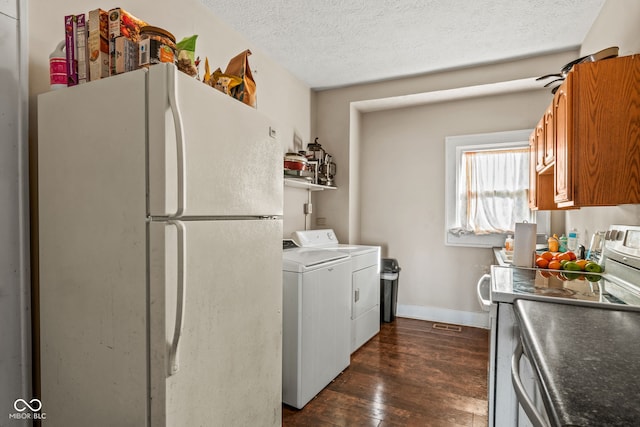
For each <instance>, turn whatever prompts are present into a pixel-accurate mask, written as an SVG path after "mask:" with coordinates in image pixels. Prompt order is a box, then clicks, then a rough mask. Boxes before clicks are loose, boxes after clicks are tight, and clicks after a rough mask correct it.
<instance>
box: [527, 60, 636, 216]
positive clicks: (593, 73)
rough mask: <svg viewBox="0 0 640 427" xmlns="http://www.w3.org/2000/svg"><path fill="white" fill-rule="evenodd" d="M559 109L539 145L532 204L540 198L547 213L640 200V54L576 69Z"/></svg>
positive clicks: (559, 94)
mask: <svg viewBox="0 0 640 427" xmlns="http://www.w3.org/2000/svg"><path fill="white" fill-rule="evenodd" d="M551 107H552V108H551V110H550V111H549V109H547V111H545V114H544V116H543V118H542V120H541V122H542V124H543V130H544V142H541V141H538V140H536V141H535V146H536V153H535V159H536V162H535V165H534V164H533V162H532V164H531V166H530V167H531V168H533V167H534V166H535V170H536V177H535V180H534V181H532V182H531V184H530V187H531V188H532V189H533V190H532V191H533V192H534V193H535V194H534V196H533V197H531V195H530V205H531V204H532V198H534V199H535V200H536V202H535V204H534V205H533V206H534V207H535V208H537V209H543V210H546V209H562V208H579V207H582V206H608V205H620V204H626V203H640V55H632V56H624V57H619V58H613V59H607V60H602V61H597V62H593V63H584V64H577V65H575V66H574V67H573V70H572V71H571V72H570V73H569V74H568V75H567V77H566V79H565V81H564V83H563V84H562V85H561V86H560V87H559V88H558V90H557V91H556V94H555V96H554V98H553V102H552V106H551ZM549 116H551V121H549ZM538 127H540V124H539V125H538ZM538 127H537V128H536V130H535V131H534V133H533V134H532V138H533V139H535V138H537V137H538V135H539V129H538ZM549 141H552V147H553V148H551V149H550V148H549V146H548V145H547V144H548V143H549ZM530 143H531V140H530ZM542 147H544V151H542V152H541V150H542V149H543V148H542ZM532 154H533V153H532ZM541 161H542V164H541V163H540V162H541ZM541 166H542V167H541ZM546 175H551V176H553V187H552V188H553V191H552V192H550V191H549V190H548V188H547V187H548V186H549V182H548V181H549V177H548V176H546ZM530 176H531V178H532V179H533V173H531V174H530ZM541 180H542V181H543V182H542V183H541ZM534 187H535V188H534ZM530 192H531V191H530ZM549 192H550V194H552V199H553V200H552V202H551V205H552V207H551V208H548V207H547V206H546V202H545V201H546V200H547V199H546V198H545V197H547V193H549ZM542 193H545V194H542ZM543 203H545V204H543ZM543 206H544V207H543Z"/></svg>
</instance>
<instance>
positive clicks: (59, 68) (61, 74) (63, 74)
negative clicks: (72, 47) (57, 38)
mask: <svg viewBox="0 0 640 427" xmlns="http://www.w3.org/2000/svg"><path fill="white" fill-rule="evenodd" d="M65 44H66V40H62V41H61V42H60V43H58V45H57V46H56V48H55V49H54V51H53V52H51V54H50V55H49V85H50V87H51V89H61V88H64V87H67V59H66V54H65V52H64V48H65Z"/></svg>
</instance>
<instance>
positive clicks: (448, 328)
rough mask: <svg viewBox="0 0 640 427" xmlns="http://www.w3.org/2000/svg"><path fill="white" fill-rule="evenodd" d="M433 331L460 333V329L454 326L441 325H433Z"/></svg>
mask: <svg viewBox="0 0 640 427" xmlns="http://www.w3.org/2000/svg"><path fill="white" fill-rule="evenodd" d="M433 329H438V330H440V331H450V332H462V327H460V326H456V325H445V324H443V323H434V324H433Z"/></svg>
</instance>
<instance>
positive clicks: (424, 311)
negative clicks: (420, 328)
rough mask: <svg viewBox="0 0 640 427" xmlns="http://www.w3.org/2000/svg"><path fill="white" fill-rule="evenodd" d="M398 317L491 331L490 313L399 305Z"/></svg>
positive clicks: (397, 309)
mask: <svg viewBox="0 0 640 427" xmlns="http://www.w3.org/2000/svg"><path fill="white" fill-rule="evenodd" d="M396 316H398V317H408V318H410V319H419V320H428V321H431V322H442V323H451V324H453V325H462V326H471V327H474V328H483V329H489V325H490V323H489V312H472V311H458V310H449V309H447V308H437V307H423V306H419V305H402V304H398V307H397V308H396Z"/></svg>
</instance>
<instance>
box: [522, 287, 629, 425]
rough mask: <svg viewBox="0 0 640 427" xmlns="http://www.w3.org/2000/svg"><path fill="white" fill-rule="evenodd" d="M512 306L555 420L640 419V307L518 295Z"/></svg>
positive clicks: (625, 422) (579, 422)
mask: <svg viewBox="0 0 640 427" xmlns="http://www.w3.org/2000/svg"><path fill="white" fill-rule="evenodd" d="M514 309H515V313H516V317H517V318H518V322H519V323H520V329H521V333H522V336H523V338H524V342H525V347H526V350H525V352H526V353H527V354H528V355H531V359H530V360H531V364H532V365H533V368H534V370H535V371H537V372H538V375H539V379H540V380H541V382H542V386H543V387H542V388H543V390H541V394H542V396H543V399H545V400H546V402H545V406H546V407H547V408H548V409H549V414H548V415H549V418H550V419H551V422H552V423H553V422H554V419H555V422H556V423H557V425H559V426H638V425H640V362H638V360H639V359H640V312H634V311H621V310H613V309H606V308H591V307H581V306H576V305H568V304H558V303H553V302H542V301H530V300H520V299H519V300H516V301H515V303H514Z"/></svg>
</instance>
